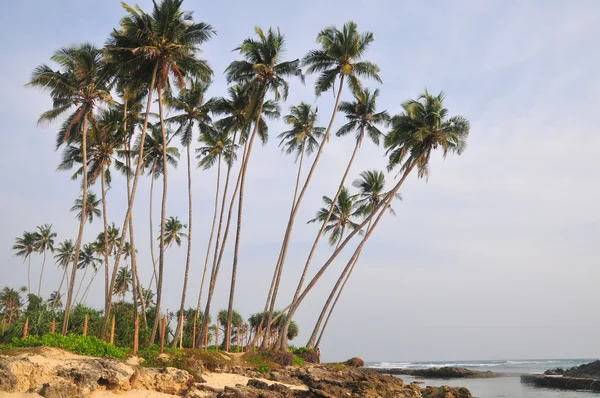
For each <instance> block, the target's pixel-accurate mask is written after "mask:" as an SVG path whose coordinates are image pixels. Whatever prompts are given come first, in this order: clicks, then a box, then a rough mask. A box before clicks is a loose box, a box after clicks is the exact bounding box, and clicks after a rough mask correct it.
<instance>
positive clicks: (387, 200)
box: [281, 159, 418, 350]
mask: <svg viewBox="0 0 600 398" xmlns="http://www.w3.org/2000/svg"><path fill="white" fill-rule="evenodd" d="M417 162H418V159H417V160H414V161H412V162H411V163H410V165H408V167H406V169H405V171H404V174H403V175H402V178H401V179H400V181H398V183H397V184H396V186H394V188H393V189H392V190H391V191H390V192H389V193H388V194H387V195H386V196H385V198H384V200H382V201H381V203H379V204H378V205H377V207H375V210H374V212H373V213H371V214H370V215H369V217H367V218H366V219H365V220H364V221H363V222H362V223H361V224H360V225H359V226H358V227H357V228H356V229H355V230H354V231H352V233H350V234H349V235H348V236H347V237H346V239H344V241H343V242H342V243H341V244H340V246H339V247H338V248H337V249H336V250H335V251H334V252H333V254H332V255H331V256H330V257H329V259H328V260H327V261H326V262H325V264H323V266H322V267H321V269H319V271H318V272H317V273H316V274H315V276H314V277H313V278H312V279H311V281H310V282H309V283H308V285H307V286H306V288H305V289H304V291H303V292H302V294H300V296H299V297H298V298H297V299H296V300H295V301H293V302H292V304H291V307H290V311H289V314H288V319H287V320H286V323H285V327H286V329H285V331H286V333H287V328H288V327H289V323H290V322H291V318H292V317H293V316H294V314H295V312H296V310H297V309H298V307H299V306H300V304H301V303H302V300H304V298H305V297H306V295H307V294H308V293H309V292H310V291H311V290H312V288H313V287H314V286H315V284H316V283H317V282H318V281H319V279H320V278H321V277H322V276H323V273H325V271H326V270H327V268H329V266H330V265H331V263H332V262H333V261H334V260H335V259H336V257H337V256H338V255H339V254H340V252H341V251H342V250H344V247H345V246H346V244H348V242H349V241H350V240H351V239H352V238H353V237H354V235H356V234H357V233H358V231H360V230H361V229H362V228H364V227H365V225H367V224H368V223H370V222H371V221H372V219H373V217H375V214H376V213H377V212H379V214H378V215H377V218H376V219H375V222H374V223H373V225H372V227H371V228H370V229H369V230H368V231H367V233H366V234H365V237H364V238H363V239H362V241H361V242H360V244H359V245H358V247H357V248H356V250H355V251H354V254H353V255H352V258H351V259H350V261H349V262H348V265H347V266H346V269H344V272H347V268H349V267H350V266H351V264H352V262H353V261H354V260H356V258H357V257H358V255H357V254H359V253H360V251H361V250H362V248H363V246H364V245H365V243H366V242H367V240H368V239H369V237H370V236H371V234H372V233H373V230H374V229H375V227H377V224H378V223H379V221H380V220H381V217H382V216H383V214H384V213H385V211H386V210H387V209H388V208H389V207H390V203H391V202H392V200H393V199H394V195H396V193H398V190H399V189H400V187H401V186H402V184H404V181H406V178H407V177H408V175H409V174H410V172H411V171H412V170H413V169H414V168H415V166H416V164H417ZM382 207H383V209H382ZM380 210H381V211H380ZM281 348H282V349H284V350H285V349H287V340H286V339H285V336H284V338H283V339H282V342H281Z"/></svg>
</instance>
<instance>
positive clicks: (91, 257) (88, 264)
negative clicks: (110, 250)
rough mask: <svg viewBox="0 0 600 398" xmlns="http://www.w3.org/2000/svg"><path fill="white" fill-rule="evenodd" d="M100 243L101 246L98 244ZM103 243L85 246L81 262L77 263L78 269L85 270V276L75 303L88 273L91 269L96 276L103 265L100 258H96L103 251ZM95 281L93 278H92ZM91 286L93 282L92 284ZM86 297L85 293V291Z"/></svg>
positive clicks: (80, 283) (78, 289) (80, 257)
mask: <svg viewBox="0 0 600 398" xmlns="http://www.w3.org/2000/svg"><path fill="white" fill-rule="evenodd" d="M98 243H100V244H98ZM102 246H103V242H102V241H100V242H98V241H96V242H92V243H87V244H85V245H83V249H82V250H81V255H80V256H79V262H78V263H77V268H79V269H80V270H81V269H82V270H83V276H82V277H81V281H79V287H78V288H77V293H76V294H75V298H74V301H76V300H77V298H78V297H79V292H80V291H81V286H83V281H84V280H85V277H86V275H87V272H88V270H89V269H90V268H93V269H94V276H95V274H96V272H97V270H98V266H99V264H100V263H101V260H100V258H99V257H96V255H97V253H98V252H101V251H102V249H101V248H102ZM92 281H93V276H92ZM90 284H91V282H90ZM84 295H85V291H84Z"/></svg>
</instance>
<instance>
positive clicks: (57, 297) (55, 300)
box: [46, 290, 63, 309]
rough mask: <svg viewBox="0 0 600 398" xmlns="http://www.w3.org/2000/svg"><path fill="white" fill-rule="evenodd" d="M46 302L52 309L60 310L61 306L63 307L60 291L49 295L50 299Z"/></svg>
mask: <svg viewBox="0 0 600 398" xmlns="http://www.w3.org/2000/svg"><path fill="white" fill-rule="evenodd" d="M46 302H47V303H48V304H51V305H52V309H55V308H62V306H63V302H62V294H60V291H58V290H55V291H53V292H52V293H50V297H49V298H48V300H47V301H46Z"/></svg>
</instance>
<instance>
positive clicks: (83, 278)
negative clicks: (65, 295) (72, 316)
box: [73, 265, 89, 302]
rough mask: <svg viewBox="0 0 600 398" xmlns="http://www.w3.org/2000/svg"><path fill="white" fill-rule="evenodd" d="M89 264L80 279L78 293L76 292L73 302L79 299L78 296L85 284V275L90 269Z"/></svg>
mask: <svg viewBox="0 0 600 398" xmlns="http://www.w3.org/2000/svg"><path fill="white" fill-rule="evenodd" d="M88 267H89V265H87V266H86V267H85V270H84V271H83V276H82V277H81V280H80V281H79V287H78V288H77V293H75V297H74V298H73V302H76V301H77V297H79V292H80V291H81V286H83V281H84V280H85V276H86V275H87V270H88Z"/></svg>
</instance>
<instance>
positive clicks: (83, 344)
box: [3, 333, 126, 358]
mask: <svg viewBox="0 0 600 398" xmlns="http://www.w3.org/2000/svg"><path fill="white" fill-rule="evenodd" d="M40 346H44V347H56V348H62V349H63V350H66V351H70V352H73V353H75V354H80V355H89V356H93V357H112V358H125V356H126V350H123V349H121V348H118V347H115V346H114V345H112V344H108V343H107V342H105V341H102V340H100V339H99V338H97V337H93V336H83V335H78V334H69V335H67V336H63V335H62V334H52V333H48V334H45V335H43V336H41V337H40V336H35V335H33V336H27V337H26V338H24V339H19V338H13V340H12V342H11V343H10V344H8V345H6V346H5V347H3V348H21V347H40Z"/></svg>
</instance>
